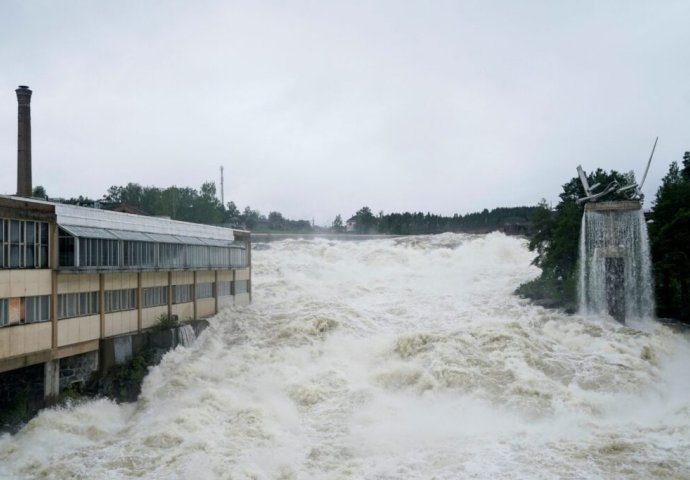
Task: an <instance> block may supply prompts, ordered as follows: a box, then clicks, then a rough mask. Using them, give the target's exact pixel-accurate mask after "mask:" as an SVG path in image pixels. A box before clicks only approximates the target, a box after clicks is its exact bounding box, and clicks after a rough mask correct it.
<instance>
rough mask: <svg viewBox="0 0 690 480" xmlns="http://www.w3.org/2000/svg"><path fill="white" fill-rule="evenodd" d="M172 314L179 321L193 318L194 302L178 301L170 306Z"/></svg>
mask: <svg viewBox="0 0 690 480" xmlns="http://www.w3.org/2000/svg"><path fill="white" fill-rule="evenodd" d="M172 314H173V315H177V318H178V319H179V320H180V321H183V320H189V319H193V318H194V302H187V303H178V304H175V305H173V306H172Z"/></svg>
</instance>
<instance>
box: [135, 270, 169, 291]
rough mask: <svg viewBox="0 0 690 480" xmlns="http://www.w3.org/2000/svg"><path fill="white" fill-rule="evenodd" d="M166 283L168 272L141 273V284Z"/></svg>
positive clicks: (144, 286)
mask: <svg viewBox="0 0 690 480" xmlns="http://www.w3.org/2000/svg"><path fill="white" fill-rule="evenodd" d="M167 285H168V272H144V273H142V274H141V286H142V288H146V287H165V286H167Z"/></svg>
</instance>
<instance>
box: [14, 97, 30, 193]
mask: <svg viewBox="0 0 690 480" xmlns="http://www.w3.org/2000/svg"><path fill="white" fill-rule="evenodd" d="M15 92H16V93H17V102H18V103H19V115H18V125H17V126H18V129H17V196H20V197H31V193H32V184H31V93H32V92H31V90H29V87H26V86H24V85H20V86H19V88H18V89H16V90H15Z"/></svg>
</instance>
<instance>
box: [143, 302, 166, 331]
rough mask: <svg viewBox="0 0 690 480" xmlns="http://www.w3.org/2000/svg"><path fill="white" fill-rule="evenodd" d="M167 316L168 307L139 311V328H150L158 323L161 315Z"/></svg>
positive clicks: (161, 306)
mask: <svg viewBox="0 0 690 480" xmlns="http://www.w3.org/2000/svg"><path fill="white" fill-rule="evenodd" d="M167 314H168V306H167V305H160V306H158V307H149V308H142V309H141V328H144V329H146V328H151V327H152V326H154V325H156V324H157V323H158V319H159V318H160V316H161V315H167Z"/></svg>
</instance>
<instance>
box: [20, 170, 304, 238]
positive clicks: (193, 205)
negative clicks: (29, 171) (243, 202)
mask: <svg viewBox="0 0 690 480" xmlns="http://www.w3.org/2000/svg"><path fill="white" fill-rule="evenodd" d="M33 196H34V197H37V198H45V199H47V198H48V195H47V193H46V191H45V189H44V188H43V187H42V186H37V187H36V188H34V191H33ZM53 200H56V201H60V202H62V203H67V204H72V205H82V206H94V205H95V204H98V206H99V207H100V208H104V209H107V210H112V209H121V208H123V207H124V210H125V211H130V212H134V213H141V214H144V215H151V216H160V217H168V218H171V219H173V220H180V221H184V222H193V223H203V224H207V225H224V226H228V227H233V228H246V229H250V230H254V229H256V230H267V231H284V232H300V233H303V232H310V231H312V230H313V227H312V225H311V223H310V222H309V221H308V220H290V219H288V218H285V217H283V215H282V214H281V213H280V212H269V214H268V215H264V214H262V213H261V212H260V211H258V210H256V209H253V208H251V207H250V206H246V207H245V208H244V210H240V209H239V208H237V205H236V204H235V202H233V201H230V202H228V203H227V204H226V205H223V204H222V203H221V202H220V200H218V197H217V191H216V185H215V183H213V182H205V183H203V184H202V185H201V188H200V189H198V190H197V189H195V188H190V187H177V186H172V187H167V188H158V187H153V186H142V185H140V184H138V183H128V184H127V185H124V186H117V185H113V186H112V187H110V188H108V191H107V192H106V193H105V194H104V195H103V197H101V198H100V199H99V200H93V199H91V198H88V197H84V196H81V195H80V196H79V197H73V198H69V199H53Z"/></svg>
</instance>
